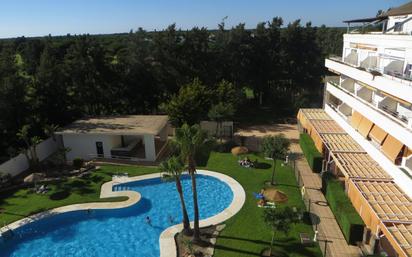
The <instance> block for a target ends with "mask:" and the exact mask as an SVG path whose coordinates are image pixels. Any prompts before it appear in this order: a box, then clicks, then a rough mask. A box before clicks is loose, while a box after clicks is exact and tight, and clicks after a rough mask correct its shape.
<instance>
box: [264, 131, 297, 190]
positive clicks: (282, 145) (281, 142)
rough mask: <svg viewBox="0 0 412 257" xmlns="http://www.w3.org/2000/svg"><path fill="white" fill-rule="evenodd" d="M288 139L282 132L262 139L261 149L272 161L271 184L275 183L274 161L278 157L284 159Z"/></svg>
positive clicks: (288, 143)
mask: <svg viewBox="0 0 412 257" xmlns="http://www.w3.org/2000/svg"><path fill="white" fill-rule="evenodd" d="M289 147H290V140H289V139H287V138H286V137H285V135H283V134H279V135H276V136H267V137H265V138H264V139H263V143H262V151H263V152H264V154H265V155H266V156H268V157H270V158H272V161H273V169H272V179H271V181H270V182H271V184H272V185H273V184H274V183H275V181H274V180H275V171H276V163H277V160H278V159H284V158H285V157H286V155H287V153H288V151H289Z"/></svg>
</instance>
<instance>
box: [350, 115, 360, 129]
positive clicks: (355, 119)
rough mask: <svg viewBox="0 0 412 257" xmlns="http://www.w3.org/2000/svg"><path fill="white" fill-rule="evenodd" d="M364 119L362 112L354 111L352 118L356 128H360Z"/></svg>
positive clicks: (352, 123) (353, 125)
mask: <svg viewBox="0 0 412 257" xmlns="http://www.w3.org/2000/svg"><path fill="white" fill-rule="evenodd" d="M361 120H362V115H360V113H358V112H356V111H354V112H353V114H352V118H351V125H352V127H353V128H354V129H358V127H359V124H360V122H361Z"/></svg>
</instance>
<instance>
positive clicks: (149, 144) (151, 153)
mask: <svg viewBox="0 0 412 257" xmlns="http://www.w3.org/2000/svg"><path fill="white" fill-rule="evenodd" d="M143 143H144V150H145V154H146V160H147V161H152V162H154V161H156V148H155V144H154V136H153V135H144V137H143Z"/></svg>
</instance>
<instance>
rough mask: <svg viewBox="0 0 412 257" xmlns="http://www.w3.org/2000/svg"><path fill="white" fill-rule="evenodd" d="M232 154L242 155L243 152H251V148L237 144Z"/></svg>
mask: <svg viewBox="0 0 412 257" xmlns="http://www.w3.org/2000/svg"><path fill="white" fill-rule="evenodd" d="M231 152H232V154H233V155H235V156H238V155H241V154H246V153H248V152H249V150H248V149H247V147H244V146H236V147H234V148H232V151H231Z"/></svg>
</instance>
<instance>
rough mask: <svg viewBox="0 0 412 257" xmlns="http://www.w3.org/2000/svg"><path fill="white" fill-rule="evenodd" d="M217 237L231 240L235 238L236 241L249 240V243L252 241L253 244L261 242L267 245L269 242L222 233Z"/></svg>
mask: <svg viewBox="0 0 412 257" xmlns="http://www.w3.org/2000/svg"><path fill="white" fill-rule="evenodd" d="M219 238H225V239H232V240H236V241H247V242H251V243H254V244H262V245H268V244H270V242H269V241H263V240H253V239H248V238H241V237H233V236H222V235H219Z"/></svg>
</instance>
